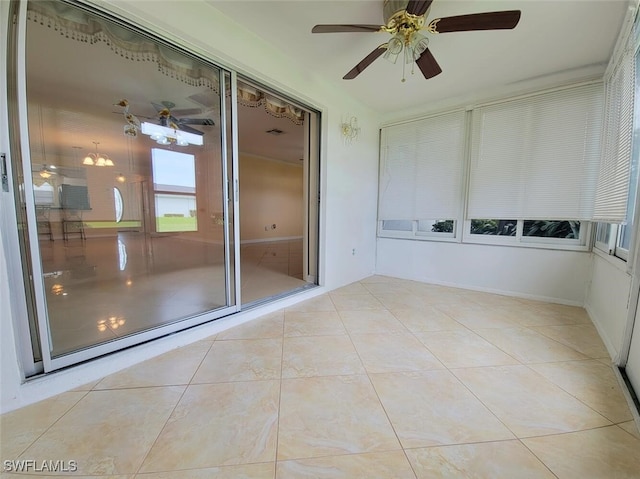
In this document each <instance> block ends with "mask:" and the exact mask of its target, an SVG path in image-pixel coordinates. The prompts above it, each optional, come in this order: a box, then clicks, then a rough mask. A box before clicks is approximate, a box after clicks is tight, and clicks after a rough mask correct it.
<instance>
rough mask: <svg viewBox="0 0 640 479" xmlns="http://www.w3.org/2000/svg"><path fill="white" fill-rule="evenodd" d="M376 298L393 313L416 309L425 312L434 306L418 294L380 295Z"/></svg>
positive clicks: (426, 298)
mask: <svg viewBox="0 0 640 479" xmlns="http://www.w3.org/2000/svg"><path fill="white" fill-rule="evenodd" d="M376 298H377V299H378V300H379V301H380V302H381V303H382V304H383V305H384V307H385V308H387V309H388V310H389V311H391V312H393V311H396V310H398V309H416V310H418V311H424V310H425V309H427V308H429V307H431V306H432V303H431V300H430V299H429V298H428V297H426V296H424V295H420V294H416V293H410V292H405V293H379V294H376Z"/></svg>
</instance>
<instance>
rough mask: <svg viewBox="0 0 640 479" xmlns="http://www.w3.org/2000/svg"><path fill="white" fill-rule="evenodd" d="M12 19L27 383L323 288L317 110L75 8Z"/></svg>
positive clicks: (26, 0) (40, 6)
mask: <svg viewBox="0 0 640 479" xmlns="http://www.w3.org/2000/svg"><path fill="white" fill-rule="evenodd" d="M11 8H12V9H14V10H15V17H16V18H17V19H18V21H17V22H15V24H13V25H12V27H11V28H12V31H11V32H10V35H9V38H10V47H11V48H9V52H10V53H11V55H10V56H9V60H10V61H9V63H10V65H9V68H8V72H9V73H8V77H9V78H8V80H9V81H8V83H9V91H8V94H9V100H10V101H9V105H8V106H9V111H10V118H11V119H12V122H11V124H10V125H9V133H10V138H11V142H12V144H11V150H12V151H11V155H10V156H11V157H10V159H9V166H10V172H11V174H10V175H9V176H10V178H9V180H10V189H11V191H12V193H13V197H14V201H15V207H14V209H13V211H12V214H15V218H16V224H17V228H16V230H15V231H14V232H12V238H11V242H12V243H14V245H13V247H12V254H11V255H10V256H12V257H15V258H17V259H16V262H15V264H14V265H13V267H12V275H13V276H15V278H16V279H18V278H19V279H20V280H22V281H21V283H23V284H24V296H23V297H21V298H19V299H18V300H16V303H17V308H19V309H20V310H21V311H19V314H18V315H17V316H19V317H20V318H24V321H22V319H20V320H18V321H16V330H17V331H18V333H17V335H18V337H19V341H18V342H19V343H20V350H21V354H22V363H23V364H24V372H25V377H31V376H34V375H37V374H38V373H41V372H49V371H54V370H56V369H60V368H63V367H67V366H70V365H73V364H77V363H79V362H82V361H86V360H89V359H92V358H96V357H99V356H102V355H104V354H108V353H111V352H114V351H117V350H120V349H123V348H126V347H129V346H134V345H137V344H141V343H143V342H146V341H149V340H153V339H156V338H159V337H161V336H165V335H167V334H171V333H174V332H177V331H181V330H184V329H187V328H190V327H192V326H196V325H199V324H203V323H205V322H208V321H212V320H215V319H217V318H220V317H223V316H228V315H230V314H233V313H236V312H238V311H240V310H241V308H242V307H243V306H244V307H245V308H247V307H254V306H256V305H257V304H261V303H264V302H267V301H272V300H274V299H277V298H280V297H282V296H284V295H287V294H291V293H293V292H296V291H300V290H301V289H305V288H308V287H310V286H314V285H316V284H317V282H318V271H317V265H318V256H317V244H318V217H319V213H318V202H319V144H320V141H319V138H320V137H319V128H318V125H319V114H318V112H317V111H314V110H313V109H311V108H310V107H307V106H305V105H302V104H300V103H299V102H296V101H295V100H293V99H291V98H288V97H287V96H286V95H283V94H281V93H278V92H277V91H275V90H273V89H270V88H267V87H264V86H262V85H259V84H256V83H253V82H252V81H251V80H249V79H246V78H242V79H239V78H238V77H237V74H236V72H234V71H232V70H230V69H226V68H223V67H221V66H219V65H216V64H213V63H211V62H210V61H208V60H205V59H203V58H201V57H199V56H196V55H192V54H191V53H189V52H187V51H185V50H182V49H179V48H177V47H175V46H173V45H171V44H169V43H167V42H165V41H163V40H162V39H159V38H157V37H155V36H153V35H151V34H149V33H147V32H143V31H142V30H139V29H137V28H136V27H134V26H131V25H130V24H128V23H126V22H124V21H121V20H119V19H116V18H114V17H112V16H109V15H107V14H105V13H103V12H102V11H100V10H98V9H94V8H93V7H89V6H86V5H84V4H82V3H80V2H72V1H66V0H51V1H50V0H39V1H33V0H22V1H16V2H12V4H11ZM282 134H284V136H280V137H279V138H277V137H278V135H282ZM18 293H22V290H21V288H19V289H18Z"/></svg>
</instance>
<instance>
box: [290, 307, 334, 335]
mask: <svg viewBox="0 0 640 479" xmlns="http://www.w3.org/2000/svg"><path fill="white" fill-rule="evenodd" d="M346 334H347V330H346V329H344V324H343V323H342V320H341V319H340V316H339V315H338V313H337V312H336V311H320V312H315V313H303V312H297V311H293V312H289V311H287V312H286V313H285V316H284V335H285V336H287V337H288V336H323V335H346Z"/></svg>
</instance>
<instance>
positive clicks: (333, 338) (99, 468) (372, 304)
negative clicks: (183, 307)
mask: <svg viewBox="0 0 640 479" xmlns="http://www.w3.org/2000/svg"><path fill="white" fill-rule="evenodd" d="M0 426H1V439H2V442H1V450H0V456H1V459H2V460H3V461H11V460H16V459H33V460H34V461H36V465H37V467H39V468H40V469H43V466H42V465H43V462H42V461H66V464H67V465H68V464H69V461H71V460H73V461H75V464H77V469H78V470H77V471H76V472H75V473H74V474H73V475H75V476H78V477H93V478H95V477H99V478H112V479H116V478H117V479H124V478H136V479H170V478H171V479H173V478H178V477H179V478H185V479H204V478H229V479H232V478H233V479H237V478H270V479H273V478H277V479H289V478H349V479H353V478H356V479H358V478H367V479H370V478H380V479H390V478H413V479H426V478H429V479H432V478H440V477H441V478H488V479H489V478H490V479H496V478H508V479H514V478H515V479H520V478H561V479H564V478H566V479H576V478H580V479H582V478H603V479H611V478H618V479H619V478H640V434H639V433H638V430H637V429H636V425H635V423H634V422H633V416H632V414H631V411H630V409H629V407H628V405H627V403H626V402H625V399H624V397H623V394H622V392H621V389H620V387H619V385H618V382H617V380H616V378H615V375H614V373H613V370H612V368H611V366H610V365H609V359H608V355H607V352H606V350H605V348H604V347H603V345H602V343H601V341H600V340H599V338H598V335H597V333H596V330H595V328H594V327H593V325H592V324H591V323H590V321H589V319H588V317H587V315H586V313H585V311H584V310H583V309H581V308H574V307H568V306H560V305H554V304H547V303H541V302H535V301H528V300H521V299H516V298H510V297H504V296H497V295H491V294H484V293H478V292H472V291H464V290H457V289H453V288H445V287H440V286H434V285H428V284H422V283H416V282H410V281H403V280H398V279H392V278H386V277H381V276H373V277H371V278H367V279H365V280H363V281H361V282H359V283H355V284H351V285H349V286H346V287H344V288H341V289H339V290H336V291H334V292H331V293H329V294H326V295H323V296H320V297H317V298H315V299H311V300H308V301H305V302H303V303H300V304H298V305H295V306H294V307H291V308H287V309H286V310H283V311H279V312H277V313H274V314H270V315H268V316H265V317H262V318H259V319H257V320H255V321H253V322H251V323H248V324H245V325H242V326H239V327H236V328H234V329H230V330H228V331H225V332H223V333H220V334H219V335H217V337H210V338H205V339H203V340H202V341H200V342H198V343H195V344H192V345H190V346H187V347H184V348H182V349H178V350H175V351H172V352H170V353H167V354H165V355H164V356H161V357H159V358H156V359H153V360H150V361H147V362H145V363H142V364H139V365H136V366H133V367H131V368H129V369H127V370H125V371H122V372H119V373H117V374H114V375H111V376H108V377H106V378H104V379H102V380H101V381H98V382H96V383H94V384H88V385H86V386H85V387H81V388H78V389H76V390H73V391H70V392H67V393H64V394H61V395H59V396H57V397H55V398H52V399H49V400H46V401H43V402H41V403H38V404H35V405H32V406H29V407H26V408H24V409H21V410H18V411H14V412H11V413H8V414H5V415H4V416H2V417H0ZM9 464H13V465H16V464H17V463H16V462H9ZM3 465H4V466H5V468H6V465H7V463H6V462H3ZM31 473H32V475H31V476H30V477H49V476H47V474H44V473H35V472H34V471H33V470H32V471H31ZM52 475H55V474H52ZM65 475H70V474H69V473H66V474H65ZM0 477H2V478H3V479H9V478H15V477H24V476H22V475H19V474H13V473H9V472H6V471H5V472H4V473H2V474H0Z"/></svg>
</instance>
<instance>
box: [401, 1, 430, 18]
mask: <svg viewBox="0 0 640 479" xmlns="http://www.w3.org/2000/svg"><path fill="white" fill-rule="evenodd" d="M432 3H433V0H422V1H420V0H409V4H408V5H407V9H406V10H407V13H410V14H411V15H416V16H420V15H424V14H425V13H427V10H429V7H430V6H431V4H432Z"/></svg>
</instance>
